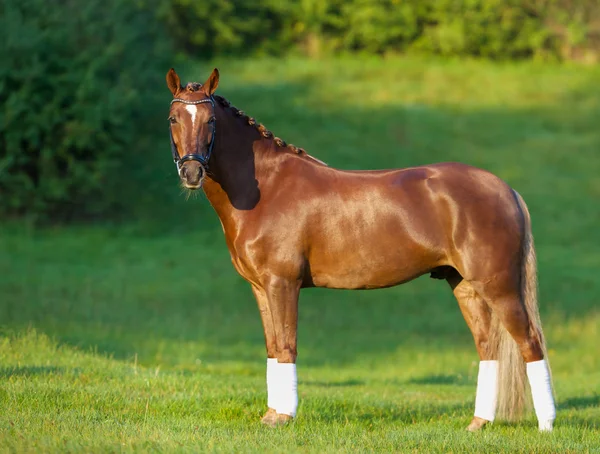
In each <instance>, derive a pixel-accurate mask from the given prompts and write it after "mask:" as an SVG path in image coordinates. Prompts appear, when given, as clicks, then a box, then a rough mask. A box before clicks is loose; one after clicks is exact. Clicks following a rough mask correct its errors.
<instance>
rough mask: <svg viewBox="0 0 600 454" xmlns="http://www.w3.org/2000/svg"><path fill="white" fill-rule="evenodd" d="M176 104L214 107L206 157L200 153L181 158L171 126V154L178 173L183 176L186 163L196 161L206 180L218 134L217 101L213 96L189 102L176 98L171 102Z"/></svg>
mask: <svg viewBox="0 0 600 454" xmlns="http://www.w3.org/2000/svg"><path fill="white" fill-rule="evenodd" d="M174 102H181V103H183V104H189V105H197V104H204V103H210V104H211V105H212V108H213V115H212V118H213V120H212V121H211V124H212V131H211V134H210V143H209V144H208V151H207V152H206V154H205V155H201V154H199V153H190V154H186V155H185V156H182V157H181V158H180V157H179V152H178V151H177V146H176V145H175V141H174V140H173V133H172V131H171V126H169V138H170V140H171V153H172V154H173V162H174V163H175V166H176V167H177V173H178V174H179V175H180V176H181V168H182V166H183V164H184V163H186V162H188V161H196V162H198V163H199V164H200V167H201V170H202V178H204V175H206V171H207V170H208V161H209V160H210V156H211V154H212V151H213V148H214V146H215V134H216V132H217V125H216V123H217V122H216V120H214V118H215V117H214V113H215V100H214V98H213V97H212V96H211V97H210V98H204V99H199V100H197V101H189V100H187V99H182V98H174V99H173V100H172V101H171V104H173V103H174Z"/></svg>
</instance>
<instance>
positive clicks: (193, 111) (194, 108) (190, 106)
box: [185, 104, 198, 128]
mask: <svg viewBox="0 0 600 454" xmlns="http://www.w3.org/2000/svg"><path fill="white" fill-rule="evenodd" d="M185 110H187V111H188V112H189V113H190V115H191V116H192V128H193V127H194V126H195V123H196V112H198V106H196V105H193V104H188V105H187V106H185Z"/></svg>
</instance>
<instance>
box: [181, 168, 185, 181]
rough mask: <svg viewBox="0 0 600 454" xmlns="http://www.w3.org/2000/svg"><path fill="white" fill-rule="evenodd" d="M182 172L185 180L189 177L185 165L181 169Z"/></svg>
mask: <svg viewBox="0 0 600 454" xmlns="http://www.w3.org/2000/svg"><path fill="white" fill-rule="evenodd" d="M180 174H181V178H183V179H184V180H185V179H187V169H186V168H185V167H183V168H182V169H181V172H180Z"/></svg>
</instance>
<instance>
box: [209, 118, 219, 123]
mask: <svg viewBox="0 0 600 454" xmlns="http://www.w3.org/2000/svg"><path fill="white" fill-rule="evenodd" d="M215 121H217V119H216V118H215V117H210V118H209V119H208V123H214V122H215Z"/></svg>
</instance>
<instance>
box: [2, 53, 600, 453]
mask: <svg viewBox="0 0 600 454" xmlns="http://www.w3.org/2000/svg"><path fill="white" fill-rule="evenodd" d="M217 64H218V66H219V68H220V70H221V88H220V92H221V94H223V95H224V96H226V97H228V98H229V99H230V100H231V101H232V103H233V104H234V105H236V106H237V107H239V108H242V109H244V110H245V111H246V112H248V113H249V114H251V115H253V116H256V117H257V118H258V119H259V120H260V121H261V122H263V123H265V124H266V125H267V126H268V127H269V129H271V130H272V131H274V132H275V134H276V135H278V136H280V137H282V138H284V139H285V140H287V141H288V142H292V143H294V144H296V145H299V146H303V147H305V148H306V149H307V151H308V152H309V153H311V154H313V155H314V156H316V157H319V158H321V159H323V160H325V161H326V162H328V163H329V164H330V165H332V166H336V167H341V168H350V169H358V168H385V167H407V166H411V165H417V164H423V163H431V162H437V161H448V160H455V161H462V162H465V163H470V164H474V165H477V166H480V167H483V168H486V169H488V170H490V171H492V172H494V173H496V174H498V175H499V176H501V177H502V178H504V179H505V180H507V181H508V182H509V183H510V184H511V185H512V186H513V187H514V188H516V189H517V190H518V191H519V192H520V193H521V194H522V195H523V196H524V198H525V200H526V201H527V203H528V205H529V208H530V211H531V214H532V218H533V230H534V234H535V235H536V241H537V248H538V259H539V270H540V291H541V294H540V307H541V314H542V319H543V321H544V328H545V332H546V336H547V339H548V343H549V347H550V352H549V355H550V361H551V364H552V367H553V373H554V381H555V388H556V396H557V403H558V417H557V421H556V424H555V430H554V432H553V433H551V434H540V433H538V431H537V426H536V422H535V418H534V417H533V416H532V415H529V416H528V417H527V418H525V420H524V421H523V422H521V423H518V424H507V423H502V422H497V423H495V424H494V425H493V426H492V427H490V428H489V429H486V430H484V431H482V432H480V433H475V434H472V433H467V432H466V431H464V428H465V427H466V425H467V424H468V423H469V421H470V419H471V416H472V411H473V403H474V393H475V383H476V375H477V364H478V358H477V355H476V352H475V348H474V346H473V345H472V340H471V337H470V334H469V332H468V329H467V327H466V325H465V323H464V321H463V320H462V317H461V315H460V312H459V310H458V307H457V305H456V302H455V301H454V299H453V297H452V295H451V293H450V291H449V289H448V288H447V286H446V285H445V284H444V283H442V282H440V281H434V280H431V279H428V278H427V277H423V278H420V279H418V280H416V281H414V282H412V283H409V284H406V285H404V286H400V287H396V288H392V289H387V290H379V291H371V292H365V291H363V292H360V291H357V292H348V291H333V290H319V289H312V290H308V291H304V292H303V293H302V296H301V303H300V326H299V358H298V372H299V394H300V408H299V414H298V417H297V418H296V420H295V421H294V422H293V423H292V424H290V425H288V426H286V427H281V428H277V429H274V430H273V429H268V428H266V427H263V426H262V425H261V424H260V423H259V418H260V416H261V415H262V413H263V412H264V411H265V410H266V390H265V379H264V376H265V355H264V346H263V338H262V329H261V324H260V319H259V316H258V311H257V310H256V307H255V302H254V300H253V299H252V295H251V292H250V288H249V286H248V285H247V284H246V283H245V282H244V281H243V280H242V279H241V278H240V277H239V276H237V275H236V273H235V271H234V270H233V268H232V266H231V263H230V259H229V255H228V252H227V250H226V247H225V243H224V239H223V235H222V232H221V229H220V224H219V221H218V219H217V217H216V215H214V213H212V211H211V209H210V206H209V205H208V203H207V202H206V200H205V199H204V197H203V196H201V197H197V198H192V199H190V200H187V201H186V200H185V197H183V196H182V195H181V194H180V189H179V188H178V186H177V178H176V175H175V172H174V170H173V168H172V163H171V161H170V151H169V146H168V137H166V121H164V123H165V124H163V123H160V124H158V125H157V130H158V131H160V132H162V131H163V130H164V132H165V134H161V135H160V136H158V137H157V138H156V140H150V139H154V138H146V139H145V140H146V141H147V142H148V143H151V144H152V146H151V147H150V149H149V150H148V153H146V154H145V155H144V159H143V160H142V161H141V162H140V157H139V156H132V157H131V158H132V160H134V161H135V162H136V163H137V164H138V165H136V166H134V167H133V169H134V173H133V174H131V175H130V179H129V180H127V181H125V182H123V194H124V196H127V197H129V198H130V199H131V200H132V205H131V211H130V213H131V216H130V218H129V219H128V220H127V221H125V222H122V223H120V224H114V223H110V222H108V221H107V222H106V223H103V224H97V225H93V226H72V227H46V228H43V229H39V228H33V227H31V226H28V225H20V224H9V225H2V226H1V227H0V228H1V230H0V326H1V327H2V331H1V333H0V450H1V451H8V452H28V451H36V452H51V451H61V452H66V451H68V452H105V451H106V452H128V451H185V452H196V451H243V452H247V451H261V452H262V451H268V452H283V451H306V452H324V451H343V452H364V451H384V452H392V451H393V452H486V453H487V452H504V451H506V452H600V349H599V348H598V345H600V332H599V330H598V326H599V324H600V310H599V302H600V279H599V278H598V269H600V246H599V244H600V231H599V229H600V67H579V66H541V65H535V64H518V65H514V64H504V65H499V64H491V63H483V62H469V61H467V62H465V61H439V60H419V59H415V58H410V59H402V58H393V59H387V60H383V59H364V58H363V59H358V58H357V59H337V60H333V61H318V60H315V61H306V60H289V61H280V60H277V61H276V60H263V61H260V62H254V63H251V62H244V61H228V60H225V61H220V62H217ZM176 69H177V70H178V72H179V73H180V74H181V75H182V76H183V78H184V79H186V80H196V79H198V80H200V81H203V80H204V79H205V78H206V76H207V75H208V74H209V70H210V69H212V67H209V66H207V65H199V64H191V63H190V64H188V65H181V67H177V68H176ZM157 89H158V90H163V91H164V93H165V115H164V116H165V118H166V112H167V106H168V100H169V93H168V91H167V89H166V87H162V86H161V87H157ZM385 150H391V151H385ZM148 156H150V157H151V158H148ZM390 314H391V316H390Z"/></svg>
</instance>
